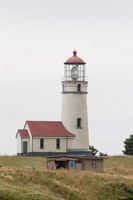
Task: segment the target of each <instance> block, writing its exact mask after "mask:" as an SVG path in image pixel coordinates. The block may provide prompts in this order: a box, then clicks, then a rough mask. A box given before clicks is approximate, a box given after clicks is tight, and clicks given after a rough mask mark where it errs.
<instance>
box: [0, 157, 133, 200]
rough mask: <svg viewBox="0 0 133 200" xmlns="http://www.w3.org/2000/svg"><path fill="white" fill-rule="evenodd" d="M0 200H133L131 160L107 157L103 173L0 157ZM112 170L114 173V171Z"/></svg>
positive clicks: (38, 159) (37, 159)
mask: <svg viewBox="0 0 133 200" xmlns="http://www.w3.org/2000/svg"><path fill="white" fill-rule="evenodd" d="M0 164H1V165H2V166H3V167H2V168H0V199H3V200H118V199H122V200H123V199H126V200H131V199H133V189H132V188H133V173H132V172H133V171H132V166H133V157H121V156H120V157H118V156H117V157H110V158H109V159H106V160H105V164H104V173H94V172H88V171H73V170H72V171H71V170H56V171H49V170H47V169H46V168H45V166H46V159H45V158H43V157H15V156H13V157H12V156H11V157H8V156H1V157H0ZM31 165H34V166H36V168H35V169H25V168H23V167H22V166H31ZM114 168H115V170H114Z"/></svg>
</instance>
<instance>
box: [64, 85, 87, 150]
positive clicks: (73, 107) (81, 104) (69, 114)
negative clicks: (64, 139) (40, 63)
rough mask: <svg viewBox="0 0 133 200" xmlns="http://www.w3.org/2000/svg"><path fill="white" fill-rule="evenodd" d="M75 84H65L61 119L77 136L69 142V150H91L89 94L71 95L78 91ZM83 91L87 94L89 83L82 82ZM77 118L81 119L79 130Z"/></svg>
mask: <svg viewBox="0 0 133 200" xmlns="http://www.w3.org/2000/svg"><path fill="white" fill-rule="evenodd" d="M78 83H79V82H77V83H76V84H75V82H63V84H64V91H67V92H68V93H63V94H62V114H61V119H62V123H63V125H64V126H65V128H66V129H67V130H68V131H70V132H71V133H73V134H75V135H76V138H75V139H73V140H69V142H68V148H69V149H89V135H88V113H87V94H85V93H82V94H81V93H71V92H72V91H73V92H76V91H77V85H78ZM80 84H81V91H82V92H87V83H86V82H80ZM69 91H70V93H69ZM77 118H81V127H82V128H77Z"/></svg>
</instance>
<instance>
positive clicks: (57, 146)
mask: <svg viewBox="0 0 133 200" xmlns="http://www.w3.org/2000/svg"><path fill="white" fill-rule="evenodd" d="M56 149H60V139H57V140H56Z"/></svg>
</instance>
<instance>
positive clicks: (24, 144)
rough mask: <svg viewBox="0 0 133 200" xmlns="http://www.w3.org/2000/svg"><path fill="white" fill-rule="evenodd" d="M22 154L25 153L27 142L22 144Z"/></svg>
mask: <svg viewBox="0 0 133 200" xmlns="http://www.w3.org/2000/svg"><path fill="white" fill-rule="evenodd" d="M23 153H27V142H23Z"/></svg>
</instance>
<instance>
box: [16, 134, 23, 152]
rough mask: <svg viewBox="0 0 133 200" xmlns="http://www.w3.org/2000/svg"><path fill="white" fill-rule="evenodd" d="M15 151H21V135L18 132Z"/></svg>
mask: <svg viewBox="0 0 133 200" xmlns="http://www.w3.org/2000/svg"><path fill="white" fill-rule="evenodd" d="M17 153H22V152H21V137H20V134H19V133H18V134H17Z"/></svg>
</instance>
